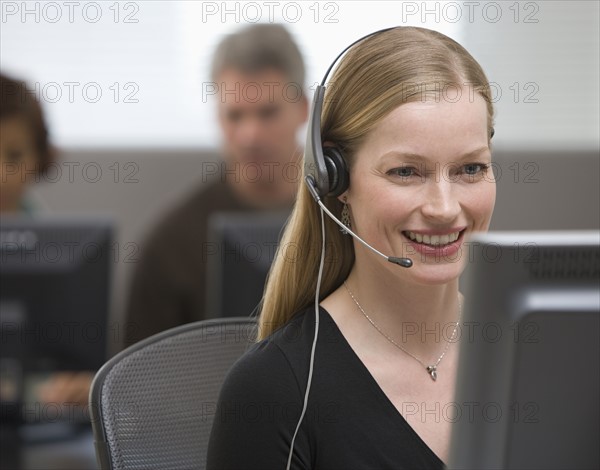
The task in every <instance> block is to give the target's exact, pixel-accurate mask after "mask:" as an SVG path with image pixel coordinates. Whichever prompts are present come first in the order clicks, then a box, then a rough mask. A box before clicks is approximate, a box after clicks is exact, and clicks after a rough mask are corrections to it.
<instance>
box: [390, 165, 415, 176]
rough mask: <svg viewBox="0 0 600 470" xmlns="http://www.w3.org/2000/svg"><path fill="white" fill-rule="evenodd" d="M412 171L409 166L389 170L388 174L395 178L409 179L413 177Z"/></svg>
mask: <svg viewBox="0 0 600 470" xmlns="http://www.w3.org/2000/svg"><path fill="white" fill-rule="evenodd" d="M413 171H414V169H413V168H411V167H409V166H403V167H400V168H394V169H393V170H390V171H389V173H391V174H393V175H395V176H399V177H401V178H410V177H411V176H413Z"/></svg>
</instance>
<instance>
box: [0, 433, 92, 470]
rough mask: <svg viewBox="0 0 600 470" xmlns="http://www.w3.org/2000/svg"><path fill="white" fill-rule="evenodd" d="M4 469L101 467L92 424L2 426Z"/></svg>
mask: <svg viewBox="0 0 600 470" xmlns="http://www.w3.org/2000/svg"><path fill="white" fill-rule="evenodd" d="M2 447H3V449H2V465H1V467H2V469H3V470H4V469H7V470H34V469H35V470H42V469H43V470H55V469H56V470H97V468H98V466H97V463H96V454H95V450H94V438H93V435H92V429H91V426H89V425H87V426H83V427H82V426H80V427H79V428H77V429H68V428H66V427H65V426H64V425H61V424H60V423H56V425H54V424H52V425H41V426H40V425H37V426H34V425H28V426H25V427H22V428H21V429H14V428H10V427H8V426H3V427H2Z"/></svg>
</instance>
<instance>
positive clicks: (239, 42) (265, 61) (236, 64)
mask: <svg viewBox="0 0 600 470" xmlns="http://www.w3.org/2000/svg"><path fill="white" fill-rule="evenodd" d="M226 68H234V69H237V70H240V71H242V72H244V73H255V72H259V71H262V70H264V69H269V68H272V69H275V70H279V71H281V72H283V73H284V74H285V75H286V77H287V79H288V80H289V81H291V82H293V83H296V84H298V86H300V87H302V88H304V61H303V60H302V54H301V53H300V49H299V48H298V46H297V45H296V43H295V42H294V40H293V39H292V36H291V35H290V33H289V32H288V30H287V29H286V28H285V27H283V26H282V25H280V24H256V25H252V26H247V27H245V28H243V29H242V30H240V31H238V32H235V33H233V34H230V35H228V36H226V37H225V38H224V39H223V40H222V41H221V43H220V44H219V45H218V46H217V49H216V50H215V53H214V56H213V60H212V70H211V77H212V80H213V81H215V82H216V81H217V79H218V76H219V75H220V74H221V72H223V70H225V69H226Z"/></svg>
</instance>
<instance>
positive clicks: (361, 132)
mask: <svg viewBox="0 0 600 470" xmlns="http://www.w3.org/2000/svg"><path fill="white" fill-rule="evenodd" d="M447 85H450V86H454V87H455V89H456V88H460V89H462V90H464V89H465V88H467V87H469V88H471V89H470V92H471V93H478V94H480V95H481V96H482V97H483V98H484V99H485V101H486V103H487V111H488V136H489V135H490V132H491V129H492V127H493V117H494V109H493V104H492V98H491V94H490V89H489V83H488V80H487V77H486V75H485V73H484V72H483V70H482V68H481V66H480V65H479V64H478V63H477V61H476V60H475V59H474V58H473V57H472V56H471V55H470V54H469V53H468V52H467V51H466V50H465V49H464V48H463V47H462V46H461V45H460V44H458V43H457V42H456V41H454V40H452V39H450V38H449V37H447V36H445V35H443V34H441V33H439V32H437V31H433V30H429V29H425V28H419V27H408V26H400V27H397V28H394V29H391V30H388V31H384V32H382V33H379V34H376V35H374V36H371V37H369V38H367V39H365V40H363V41H361V42H359V43H358V44H356V45H355V46H353V47H352V48H351V49H350V50H349V51H348V52H347V53H346V55H345V56H344V57H343V58H342V59H341V60H340V62H339V65H338V66H337V68H336V69H335V71H334V73H333V75H332V78H331V80H330V81H329V84H328V86H327V90H326V92H325V98H324V103H323V113H322V117H321V136H322V140H323V142H327V141H330V142H333V143H335V145H336V146H337V147H338V148H339V149H341V150H342V151H343V153H344V156H345V158H346V162H347V164H348V167H349V168H351V167H352V161H353V156H354V153H355V151H356V149H357V148H358V147H359V146H360V144H361V143H362V142H363V141H364V139H365V137H366V136H367V134H368V133H369V131H370V130H371V129H373V127H374V126H376V125H377V124H378V123H379V122H380V121H381V120H382V119H383V118H385V116H387V115H388V114H389V113H390V112H391V111H393V110H394V109H395V108H397V107H398V106H400V105H401V104H404V103H408V102H411V101H418V100H421V99H423V96H424V95H423V94H424V93H425V94H427V96H428V97H429V96H432V97H435V98H437V99H440V97H441V96H442V94H443V93H445V92H446V90H447ZM323 202H324V204H325V205H326V206H327V207H328V208H329V210H330V211H332V212H333V213H334V214H336V215H337V216H338V217H339V216H340V214H341V210H342V203H341V202H340V201H339V200H338V199H337V198H334V197H325V198H323ZM325 239H326V240H327V244H326V258H325V263H324V267H323V277H322V283H321V289H320V297H321V298H320V299H319V300H322V299H323V298H325V297H327V296H328V295H329V294H330V293H331V292H333V291H334V290H335V289H337V288H338V287H339V286H340V285H341V283H342V282H343V281H344V280H345V279H346V277H348V274H349V273H350V269H351V268H352V265H353V264H354V246H353V244H352V238H351V237H350V236H347V235H343V234H342V233H341V232H340V230H339V227H338V226H337V225H336V224H335V222H333V221H332V220H330V219H329V218H328V217H326V218H325ZM321 243H322V239H321V218H320V213H319V207H318V205H317V204H316V203H315V201H314V200H313V198H312V197H311V195H310V193H309V192H308V189H307V188H306V185H305V184H304V174H302V180H301V182H300V186H299V188H298V194H297V199H296V203H295V205H294V209H293V211H292V213H291V215H290V218H289V220H288V223H287V225H286V229H285V231H284V233H283V234H282V238H281V241H280V245H279V249H278V251H277V254H276V257H275V260H274V261H273V264H272V266H271V269H270V271H269V275H268V278H267V283H266V286H265V290H264V296H263V301H262V309H261V313H260V316H259V333H258V338H257V339H258V340H261V339H264V338H266V337H267V336H269V335H270V334H271V333H272V332H273V331H275V330H276V329H278V328H280V327H281V326H283V325H284V324H285V323H287V322H288V321H289V320H290V319H291V318H292V317H293V315H294V314H295V313H296V312H298V311H299V310H302V309H304V308H305V307H307V306H308V305H310V304H311V303H313V302H314V297H315V292H316V287H317V286H316V283H317V273H318V268H319V261H320V252H321Z"/></svg>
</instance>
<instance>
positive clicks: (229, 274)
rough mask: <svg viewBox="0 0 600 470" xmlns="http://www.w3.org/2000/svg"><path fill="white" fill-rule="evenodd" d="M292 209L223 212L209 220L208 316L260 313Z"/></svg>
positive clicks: (205, 248)
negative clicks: (264, 291) (268, 280)
mask: <svg viewBox="0 0 600 470" xmlns="http://www.w3.org/2000/svg"><path fill="white" fill-rule="evenodd" d="M288 216H289V212H274V213H273V212H272V213H247V212H244V213H237V212H219V213H215V214H213V215H212V216H211V217H210V218H209V221H208V233H207V245H206V247H204V250H203V252H204V254H205V256H206V268H207V272H206V317H207V318H216V317H237V316H249V315H250V314H251V313H253V312H254V313H256V309H257V306H258V305H259V303H260V300H261V298H262V295H263V290H264V286H265V281H266V278H267V274H268V272H269V269H270V267H271V263H272V261H273V259H274V257H275V252H276V250H277V247H278V246H279V240H280V237H281V234H282V232H283V228H284V225H285V223H286V220H287V217H288Z"/></svg>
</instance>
